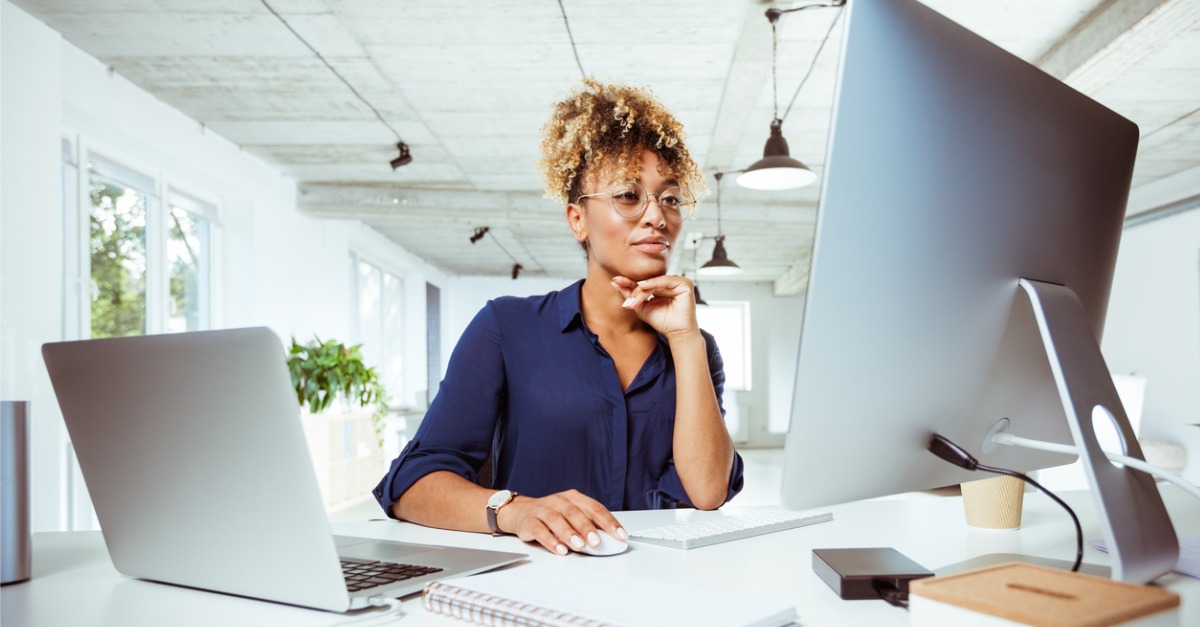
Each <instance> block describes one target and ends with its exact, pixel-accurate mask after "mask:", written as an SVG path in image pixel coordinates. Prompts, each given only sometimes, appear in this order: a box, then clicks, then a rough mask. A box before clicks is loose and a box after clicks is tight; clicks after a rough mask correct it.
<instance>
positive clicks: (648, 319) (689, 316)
mask: <svg viewBox="0 0 1200 627" xmlns="http://www.w3.org/2000/svg"><path fill="white" fill-rule="evenodd" d="M612 286H613V288H614V289H616V290H617V291H618V292H620V293H621V296H622V297H623V298H624V299H625V301H624V302H623V303H622V305H621V306H622V307H625V308H626V309H630V310H632V311H633V312H634V313H636V314H637V315H638V317H639V318H641V319H642V321H643V322H645V323H646V324H648V325H650V326H651V327H653V328H654V330H655V331H658V332H659V333H662V334H663V335H664V336H666V337H667V339H671V337H672V336H674V335H678V334H684V333H690V332H694V331H697V330H698V329H699V328H700V326H699V324H697V323H696V301H695V291H694V288H693V286H692V282H691V281H690V280H688V279H686V278H684V277H681V276H673V275H663V276H657V277H654V278H650V279H646V280H644V281H634V280H633V279H630V278H628V277H623V276H618V277H614V278H613V280H612Z"/></svg>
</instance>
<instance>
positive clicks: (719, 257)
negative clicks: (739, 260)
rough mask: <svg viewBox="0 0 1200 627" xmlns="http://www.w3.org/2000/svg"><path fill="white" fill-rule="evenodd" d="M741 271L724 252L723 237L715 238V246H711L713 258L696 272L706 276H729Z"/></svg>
mask: <svg viewBox="0 0 1200 627" xmlns="http://www.w3.org/2000/svg"><path fill="white" fill-rule="evenodd" d="M741 271H742V269H741V268H740V267H738V265H737V264H736V263H734V262H733V261H731V260H730V259H729V254H728V253H726V252H725V236H724V235H718V236H717V245H716V246H713V256H712V259H709V260H708V262H707V263H705V264H704V265H702V266H700V269H699V270H697V272H699V273H700V274H704V275H707V276H730V275H734V274H739V273H741Z"/></svg>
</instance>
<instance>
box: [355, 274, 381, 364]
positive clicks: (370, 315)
mask: <svg viewBox="0 0 1200 627" xmlns="http://www.w3.org/2000/svg"><path fill="white" fill-rule="evenodd" d="M358 315H359V320H360V324H361V325H362V326H361V331H362V340H361V341H362V345H363V347H362V355H363V361H364V362H366V364H367V365H368V366H377V365H379V363H380V361H381V360H380V357H382V355H383V350H382V347H383V271H382V270H380V269H379V268H376V267H375V266H373V265H371V264H369V263H367V262H365V261H359V262H358Z"/></svg>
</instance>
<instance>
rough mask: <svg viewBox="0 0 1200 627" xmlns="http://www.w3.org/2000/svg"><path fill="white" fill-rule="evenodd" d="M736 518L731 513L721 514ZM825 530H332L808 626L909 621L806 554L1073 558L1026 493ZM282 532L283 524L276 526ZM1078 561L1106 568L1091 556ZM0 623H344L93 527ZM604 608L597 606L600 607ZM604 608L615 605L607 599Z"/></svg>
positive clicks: (1164, 582) (52, 538) (1042, 506)
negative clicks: (581, 551)
mask: <svg viewBox="0 0 1200 627" xmlns="http://www.w3.org/2000/svg"><path fill="white" fill-rule="evenodd" d="M1162 491H1163V497H1164V500H1165V501H1166V503H1167V507H1168V510H1169V511H1170V512H1171V516H1172V519H1173V521H1174V523H1175V526H1176V529H1177V531H1178V532H1179V534H1180V535H1185V536H1189V535H1200V501H1197V500H1196V499H1193V498H1191V497H1189V496H1188V495H1186V494H1184V493H1182V492H1181V491H1179V490H1177V489H1175V488H1173V487H1164V488H1163V489H1162ZM1063 496H1064V499H1065V500H1067V502H1069V503H1070V504H1071V506H1072V507H1074V508H1075V510H1076V512H1077V513H1078V515H1079V517H1080V520H1081V522H1082V523H1083V528H1084V534H1085V538H1087V539H1090V538H1097V537H1099V535H1100V532H1099V528H1098V527H1097V525H1096V516H1095V509H1094V507H1093V506H1092V503H1091V498H1090V496H1089V495H1088V494H1086V493H1083V492H1076V493H1065V494H1064V495H1063ZM727 509H728V510H729V511H735V510H736V509H737V508H736V507H735V506H733V505H731V506H729V507H728V508H727ZM829 510H830V511H832V512H833V515H834V520H833V521H832V522H828V523H821V524H818V525H814V526H810V527H804V528H800V529H794V530H790V531H785V532H780V533H775V534H770V535H766V536H760V537H757V538H751V539H747V540H741V541H738V542H731V543H725V544H720V545H713V546H709V547H704V548H700V549H693V550H691V551H680V550H675V549H669V548H663V547H658V546H653V545H646V544H637V543H634V545H633V548H632V549H631V550H630V551H629V552H627V553H625V554H623V555H619V556H615V557H603V558H601V557H588V556H584V555H576V554H572V555H570V556H567V557H558V556H555V555H551V554H550V553H548V552H546V551H544V550H542V549H541V548H538V547H535V546H532V545H525V544H524V543H523V542H521V541H520V540H518V539H517V538H515V537H503V538H492V537H490V536H487V535H483V534H470V533H460V532H452V531H443V530H438V529H428V528H424V527H419V526H416V525H411V524H406V523H397V522H394V521H373V522H366V521H364V522H338V523H335V524H334V530H335V532H336V533H339V534H346V535H361V536H370V537H376V538H383V539H392V540H402V541H408V542H422V543H431V544H442V545H453V546H464V547H476V548H488V549H496V550H502V551H518V552H526V553H529V554H530V558H529V560H528V562H522V563H519V564H516V565H514V566H512V568H537V567H538V566H539V564H542V563H545V562H548V561H560V563H561V561H566V562H567V563H570V564H573V565H575V566H576V567H578V568H593V569H597V570H604V571H608V572H615V573H627V574H630V575H636V576H639V577H661V578H668V579H672V580H675V581H677V582H682V583H685V584H687V585H691V586H695V587H697V588H707V589H711V590H712V591H713V600H714V602H719V599H720V598H721V595H722V594H727V593H736V594H739V595H742V596H750V597H755V596H758V597H767V598H778V599H783V600H789V601H791V602H793V603H795V605H796V610H797V612H798V614H799V616H800V622H801V623H802V624H804V625H806V626H809V625H907V624H908V614H907V612H906V611H905V610H902V609H899V608H895V607H892V606H890V605H887V604H886V603H884V602H883V601H842V600H841V599H839V598H838V597H837V596H836V595H835V594H834V593H833V592H832V591H831V590H830V589H829V588H828V587H827V586H826V585H825V584H824V583H823V582H822V581H821V580H820V579H818V578H817V576H816V575H815V574H814V573H813V570H812V549H814V548H835V547H869V546H891V547H895V548H896V549H898V550H899V551H900V552H902V553H904V554H905V555H907V556H909V557H910V558H912V559H913V560H915V561H917V562H918V563H920V564H922V565H923V566H925V567H927V568H930V569H932V570H937V569H938V568H940V567H943V566H946V565H949V564H953V563H956V562H959V561H962V560H966V559H969V558H972V557H976V556H979V555H981V554H985V553H1021V554H1026V555H1036V556H1041V557H1050V558H1058V559H1063V560H1069V559H1073V557H1074V530H1073V527H1072V525H1071V522H1070V519H1069V518H1068V516H1067V515H1066V513H1065V512H1064V511H1063V510H1062V509H1061V508H1059V507H1058V506H1057V505H1055V504H1054V503H1052V502H1050V501H1049V500H1048V499H1046V498H1045V497H1044V496H1042V495H1041V494H1035V493H1027V494H1026V499H1025V513H1024V519H1023V525H1022V528H1021V529H1020V530H1018V531H987V530H978V529H971V528H968V527H967V525H966V523H965V521H964V518H963V514H962V502H961V499H960V498H959V497H956V496H946V497H935V496H929V495H914V496H912V497H911V498H892V499H878V500H870V501H860V502H856V503H848V504H844V505H838V506H834V507H831V508H829ZM704 515H721V514H720V512H691V511H653V512H623V513H619V514H618V517H619V518H620V519H621V520H622V522H623V523H624V524H625V525H626V526H627V527H629V528H639V527H645V526H653V525H657V524H662V523H664V522H667V521H671V520H673V519H675V518H677V517H678V518H685V517H688V516H704ZM281 523H282V524H286V522H285V521H281ZM1085 550H1086V552H1085V554H1084V561H1085V562H1090V563H1096V564H1106V563H1107V557H1106V556H1105V555H1104V554H1103V553H1099V552H1097V551H1094V550H1092V549H1090V548H1087V549H1085ZM1157 583H1158V585H1161V586H1165V587H1167V588H1169V589H1171V590H1174V591H1176V592H1177V593H1179V594H1180V595H1181V596H1182V597H1183V603H1182V606H1181V612H1180V615H1181V620H1182V622H1181V624H1182V625H1192V626H1200V580H1196V579H1190V578H1187V577H1183V576H1180V575H1175V574H1168V575H1166V576H1164V577H1161V578H1160V579H1159V580H1158V582H1157ZM0 595H2V596H0V611H2V613H0V623H2V624H3V625H4V626H5V627H42V626H55V627H58V626H70V627H87V626H92V625H96V626H106V627H107V626H115V625H120V626H122V627H139V626H142V625H180V626H189V625H295V626H298V627H303V626H306V625H334V624H337V623H340V622H343V621H345V620H346V619H347V617H345V616H341V615H337V614H330V613H326V612H320V611H314V610H307V609H302V608H295V607H289V606H283V605H277V604H272V603H264V602H260V601H253V600H249V599H242V598H238V597H232V596H226V595H220V594H213V593H208V592H203V591H199V590H192V589H187V588H179V587H174V586H168V585H163V584H157V583H151V582H146V581H141V580H136V579H130V578H128V577H124V576H122V575H121V574H119V573H118V572H117V571H116V570H114V569H113V566H112V563H111V562H110V561H109V559H108V553H107V551H106V549H105V547H104V542H103V539H102V538H101V536H100V533H99V532H86V531H85V532H60V533H38V534H34V553H33V578H32V579H31V580H30V581H27V582H24V583H19V584H9V585H6V586H4V587H3V588H2V589H0ZM605 601H607V600H605ZM613 601H616V602H619V600H616V599H614V600H613ZM404 608H405V609H404V612H405V615H404V617H403V618H401V619H399V621H398V623H397V624H401V625H462V624H464V623H461V622H459V621H456V620H453V619H449V618H445V617H441V616H433V615H430V614H427V613H425V611H424V610H423V609H422V608H421V606H420V599H419V595H412V596H410V597H406V598H405V599H404Z"/></svg>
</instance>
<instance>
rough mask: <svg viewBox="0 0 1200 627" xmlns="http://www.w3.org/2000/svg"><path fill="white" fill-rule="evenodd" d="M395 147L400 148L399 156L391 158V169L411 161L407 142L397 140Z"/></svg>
mask: <svg viewBox="0 0 1200 627" xmlns="http://www.w3.org/2000/svg"><path fill="white" fill-rule="evenodd" d="M396 148H398V149H400V156H399V157H396V158H395V159H392V169H393V170H395V169H396V168H398V167H400V166H402V165H408V164H410V163H412V153H411V152H409V151H408V144H406V143H404V142H397V143H396Z"/></svg>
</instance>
